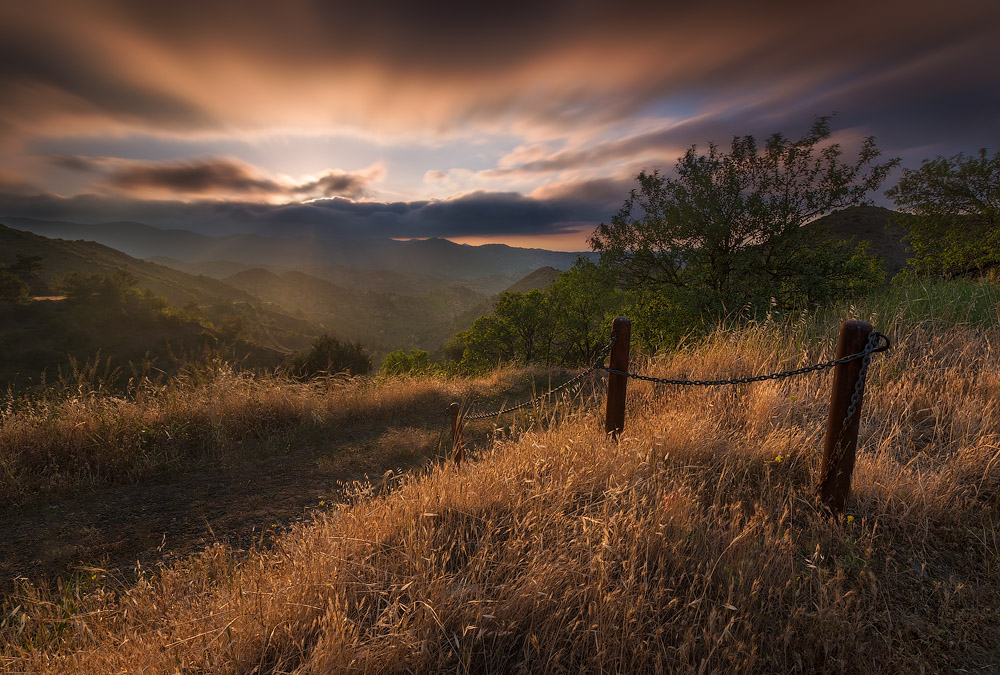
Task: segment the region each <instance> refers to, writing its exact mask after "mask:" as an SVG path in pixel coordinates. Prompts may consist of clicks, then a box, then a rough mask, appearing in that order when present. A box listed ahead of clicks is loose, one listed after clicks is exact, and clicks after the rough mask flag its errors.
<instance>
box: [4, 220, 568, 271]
mask: <svg viewBox="0 0 1000 675" xmlns="http://www.w3.org/2000/svg"><path fill="white" fill-rule="evenodd" d="M9 222H10V224H11V225H13V226H15V227H18V228H21V229H24V230H27V231H30V232H34V233H36V234H41V235H44V236H47V237H60V238H64V239H86V240H93V241H97V242H100V243H103V244H105V245H107V246H112V247H114V248H116V249H118V250H120V251H123V252H125V253H127V254H129V255H131V256H134V257H137V258H145V257H148V256H167V257H170V258H176V259H178V260H182V261H185V262H209V261H229V262H235V263H242V264H246V265H252V266H263V265H277V266H283V267H288V268H297V269H302V268H304V267H331V266H333V267H337V266H340V267H347V268H353V269H378V270H393V271H395V272H397V273H401V274H416V275H426V276H430V277H442V278H446V279H476V278H481V277H489V276H500V277H503V276H511V277H512V278H518V277H521V276H524V275H525V274H528V273H529V272H531V271H532V270H536V269H538V268H539V267H545V266H551V267H555V268H558V269H566V268H568V267H569V266H570V265H572V264H573V262H574V261H575V260H576V258H577V255H578V254H576V253H565V252H560V251H547V250H545V249H533V248H532V249H528V248H515V247H512V246H507V245H505V244H487V245H484V246H467V245H463V244H456V243H454V242H451V241H448V240H447V239H437V238H432V239H422V240H409V241H396V240H393V239H382V238H361V237H359V238H342V239H338V240H336V241H331V240H327V239H321V238H316V237H303V236H296V237H288V238H281V237H268V236H262V235H256V234H238V235H230V236H225V237H210V236H206V235H201V234H196V233H194V232H188V231H185V230H161V229H157V228H154V227H150V226H148V225H144V224H142V223H132V222H118V223H102V224H97V225H85V224H80V223H67V222H56V221H40V220H32V219H24V218H13V219H9Z"/></svg>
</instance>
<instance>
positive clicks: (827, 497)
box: [819, 321, 872, 513]
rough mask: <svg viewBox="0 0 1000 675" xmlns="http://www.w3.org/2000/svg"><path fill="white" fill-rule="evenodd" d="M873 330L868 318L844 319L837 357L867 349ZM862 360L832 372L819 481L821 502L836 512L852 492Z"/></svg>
mask: <svg viewBox="0 0 1000 675" xmlns="http://www.w3.org/2000/svg"><path fill="white" fill-rule="evenodd" d="M871 332H872V325H871V324H870V323H868V322H867V321H845V322H844V323H843V324H841V326H840V338H839V339H838V340H837V358H838V359H839V358H843V357H845V356H849V355H851V354H857V353H859V352H862V351H864V349H865V345H866V344H867V343H868V337H869V335H870V334H871ZM863 363H864V359H855V360H854V361H849V362H847V363H842V364H840V365H838V366H837V367H836V369H835V370H834V373H833V388H832V390H831V392H830V417H829V419H828V421H827V425H826V444H825V445H824V447H823V464H822V467H821V468H820V482H819V498H820V501H821V502H822V503H823V504H824V505H825V506H826V507H827V508H829V509H830V510H831V511H832V512H833V513H843V512H844V507H845V506H846V505H847V499H848V497H849V496H850V494H851V477H852V474H853V473H854V462H855V458H856V452H857V447H858V427H859V424H860V421H861V404H862V402H863V400H864V395H865V389H864V382H863V381H862V382H860V383H859V381H858V380H859V379H860V377H861V373H862V365H863ZM855 394H857V396H856V397H855ZM852 399H853V400H852Z"/></svg>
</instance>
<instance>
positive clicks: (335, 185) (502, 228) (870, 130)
mask: <svg viewBox="0 0 1000 675" xmlns="http://www.w3.org/2000/svg"><path fill="white" fill-rule="evenodd" d="M998 25H1000V3H996V2H987V1H985V0H951V1H950V2H948V3H947V6H946V7H945V6H942V5H941V3H940V2H938V1H937V0H913V1H911V2H909V3H907V4H906V6H905V7H904V8H901V7H900V6H899V5H898V4H897V3H889V2H871V1H870V0H843V1H842V2H840V3H837V4H836V5H830V4H828V3H808V2H801V1H799V0H795V1H793V0H770V1H768V2H763V3H760V2H758V3H749V2H745V1H744V0H719V1H717V2H711V3H708V2H703V3H676V2H662V3H648V2H639V1H634V2H630V1H627V0H626V1H625V2H619V3H615V4H613V5H611V4H608V3H600V2H590V1H588V0H584V1H582V2H581V1H580V0H556V1H555V2H516V3H504V4H500V5H496V4H490V3H467V2H466V3H444V4H441V3H431V4H428V3H423V4H420V3H396V2H388V1H387V0H373V1H369V2H360V3H358V2H337V1H333V2H331V1H329V0H284V1H283V2H269V1H265V0H239V1H237V0H219V1H217V2H201V3H184V2H173V3H170V2H140V1H136V0H89V1H88V2H85V3H84V2H71V1H69V0H34V1H33V2H30V3H28V2H6V3H0V90H2V91H3V92H4V102H3V105H0V167H3V169H4V170H5V171H7V172H8V173H10V174H11V175H13V176H16V177H22V176H23V177H25V178H23V179H21V178H19V179H18V180H12V179H10V178H2V177H0V189H2V190H4V191H6V192H8V193H11V194H13V193H20V194H21V195H22V196H23V195H24V194H26V193H28V192H32V191H38V192H49V193H53V194H60V195H67V196H70V197H71V198H70V199H69V200H67V201H66V202H62V203H61V206H59V209H65V208H68V206H69V205H73V206H74V208H76V207H79V208H84V207H87V208H90V207H91V206H93V207H95V208H96V205H100V206H101V208H107V209H111V210H112V211H115V212H119V211H122V210H123V209H124V206H123V205H124V204H126V203H127V204H130V206H129V207H128V209H124V210H130V212H135V211H136V207H138V206H141V203H142V201H143V200H153V202H151V204H152V206H151V207H150V209H151V212H153V213H159V212H160V211H161V210H163V209H167V207H168V206H169V208H170V209H175V208H179V209H180V211H177V212H183V213H185V214H187V215H198V217H199V218H202V220H201V221H199V222H207V220H206V219H208V218H210V217H211V218H218V219H219V222H220V223H222V224H220V225H219V227H223V226H224V227H227V228H233V227H236V226H237V225H236V223H237V220H238V219H239V218H243V219H245V221H244V225H243V227H246V228H249V227H255V226H258V225H260V223H261V222H265V221H267V219H268V218H272V217H273V218H274V219H275V220H274V221H273V222H271V221H267V222H269V223H270V225H268V226H269V227H270V226H274V227H278V224H279V223H280V222H290V223H298V222H300V221H298V220H296V219H297V218H302V219H303V220H302V222H309V223H311V224H312V225H315V226H316V227H327V226H328V225H329V223H328V221H327V220H324V219H329V218H334V219H335V220H336V227H342V228H344V229H347V230H351V231H354V230H358V229H371V230H372V231H381V230H383V229H384V230H386V231H389V230H392V231H393V232H396V231H397V230H400V229H401V230H407V229H408V228H409V229H410V230H413V231H421V232H431V231H433V232H436V233H442V232H445V231H448V232H456V233H458V234H456V235H455V236H456V237H457V236H459V235H460V234H463V232H464V234H465V235H467V236H470V237H471V236H493V235H494V234H495V235H496V236H503V233H506V234H509V235H512V234H515V233H516V234H518V235H519V236H520V235H521V234H524V236H527V234H526V233H527V231H528V230H529V229H530V228H531V227H536V228H538V231H539V233H546V234H554V233H559V232H561V233H564V234H565V233H569V232H573V231H579V230H580V229H581V228H584V227H585V226H586V223H589V224H590V225H593V223H594V222H597V221H598V220H600V219H602V218H604V217H606V216H607V214H608V209H609V208H612V205H613V204H618V205H620V202H621V200H623V199H624V197H625V196H626V195H627V187H628V185H627V183H628V178H629V176H633V175H634V173H635V172H636V171H637V170H638V169H641V168H653V167H666V168H669V167H670V166H672V165H673V163H674V161H675V160H676V159H677V157H678V156H679V155H680V154H681V153H682V152H683V151H684V150H685V149H686V148H687V147H690V146H691V145H692V144H698V145H700V146H701V147H704V146H705V144H706V143H707V142H708V141H715V142H717V143H719V144H721V145H725V144H727V143H728V142H729V140H730V138H731V137H732V136H733V135H734V134H746V133H753V134H755V135H758V136H766V135H768V134H770V133H772V132H775V131H781V132H784V133H786V134H787V135H789V136H796V135H797V134H801V133H803V132H804V131H805V130H806V129H807V128H808V126H809V124H810V122H811V121H812V120H813V119H814V118H815V117H816V116H817V115H825V114H830V113H833V112H836V113H837V116H836V118H835V120H834V127H835V129H837V130H838V133H839V136H838V140H841V141H842V142H843V143H844V145H845V147H847V148H849V147H850V146H851V144H852V143H856V142H857V140H858V139H859V138H862V137H864V136H867V135H875V136H876V137H877V138H878V141H879V147H880V148H882V149H883V150H884V151H885V153H886V155H887V156H901V157H902V158H903V163H904V165H905V166H915V165H917V164H919V161H920V160H921V159H923V158H925V157H932V156H934V155H937V154H946V155H948V154H953V153H955V152H958V151H966V152H968V151H974V150H976V149H978V148H979V147H982V146H986V147H990V148H992V149H996V148H997V146H1000V127H998V126H997V124H996V111H997V110H1000V77H998V75H997V71H996V64H997V63H1000V39H997V37H998V35H997V26H998ZM326 167H350V168H352V169H356V167H370V168H368V169H364V170H360V171H358V170H352V171H341V170H331V169H328V168H326ZM383 167H384V169H383ZM26 183H32V184H34V185H35V186H37V190H32V186H30V185H26ZM5 185H6V187H4V186H5ZM620 188H624V191H623V192H622V193H621V194H620V195H619V196H618V198H617V199H614V198H613V193H614V192H615V191H616V190H618V189H620ZM588 191H589V192H588ZM87 193H95V194H97V195H99V196H97V197H80V195H85V194H87ZM73 195H77V197H73ZM523 195H529V196H527V197H524V196H523ZM597 195H600V198H598V197H597ZM333 197H346V198H349V199H350V200H352V201H359V200H369V201H370V203H371V204H376V205H377V206H374V207H369V206H365V205H362V204H355V205H351V206H347V205H346V204H339V203H338V204H308V203H306V204H301V205H299V204H296V203H297V202H309V201H310V200H314V199H320V200H326V199H329V198H333ZM88 200H89V201H88ZM227 200H231V202H232V204H231V207H232V208H231V209H230V210H229V211H225V210H224V209H223V208H222V207H223V206H224V205H223V204H222V203H221V202H226V201H227ZM43 201H44V200H43ZM43 201H40V202H38V207H39V208H55V207H53V206H52V205H51V204H48V203H47V202H46V203H43ZM182 201H183V202H191V204H189V205H187V206H184V207H183V208H181V207H180V206H178V205H177V202H182ZM333 201H334V202H336V200H333ZM195 202H197V203H195ZM201 202H211V203H212V206H211V208H210V207H209V206H206V205H205V204H201ZM257 203H263V204H266V205H268V206H266V207H262V208H265V211H264V212H258V211H256V210H255V209H254V208H252V205H254V204H257ZM270 205H274V206H270ZM278 205H283V206H278ZM299 206H301V210H300V211H297V210H295V209H297V208H299ZM487 207H488V208H487ZM116 209H117V210H116ZM366 209H368V210H366ZM57 210H58V209H57ZM84 210H85V211H86V209H84ZM87 213H90V212H89V211H87ZM199 214H200V215H199ZM317 214H319V215H317ZM3 215H4V213H3V212H0V216H3ZM70 215H72V214H70ZM279 215H280V217H279ZM320 216H322V217H320ZM95 217H96V216H95ZM522 217H523V218H524V219H525V220H524V221H523V223H524V224H523V225H522V224H513V223H512V222H511V220H512V219H514V218H522ZM282 218H285V219H287V220H286V221H283V220H281V219H282ZM69 219H72V218H69ZM100 219H103V220H107V219H108V217H103V218H100ZM165 219H167V220H169V218H165ZM434 219H439V221H440V222H434V223H432V222H431V221H432V220H434ZM320 221H322V223H321V222H320ZM473 221H475V222H473ZM401 223H402V224H405V227H403V226H402V225H400V224H401ZM312 225H310V226H312ZM206 227H207V225H206ZM518 228H523V232H522V231H521V230H518ZM460 231H463V232H460ZM484 233H489V234H484ZM401 236H405V235H401ZM414 236H417V235H414ZM567 236H568V235H567ZM581 243H582V239H581Z"/></svg>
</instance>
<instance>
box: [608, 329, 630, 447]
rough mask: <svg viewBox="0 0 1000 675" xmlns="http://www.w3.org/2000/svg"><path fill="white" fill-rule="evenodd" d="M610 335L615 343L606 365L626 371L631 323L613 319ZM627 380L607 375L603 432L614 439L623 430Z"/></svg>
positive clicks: (612, 374)
mask: <svg viewBox="0 0 1000 675" xmlns="http://www.w3.org/2000/svg"><path fill="white" fill-rule="evenodd" d="M611 334H612V335H613V336H614V338H615V343H614V344H613V345H612V346H611V359H610V363H609V364H608V365H609V366H610V367H611V368H614V369H615V370H620V371H622V372H627V371H628V352H629V339H630V338H631V335H632V322H631V321H629V320H628V319H626V318H625V317H624V316H620V317H618V318H617V319H615V321H614V323H613V324H611ZM627 385H628V378H627V377H625V376H624V375H616V374H615V373H608V408H607V414H606V415H605V418H604V432H605V433H608V434H611V435H612V436H613V437H614V438H618V435H619V434H621V432H622V431H623V430H624V429H625V389H626V386H627Z"/></svg>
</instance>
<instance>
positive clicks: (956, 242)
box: [886, 148, 1000, 278]
mask: <svg viewBox="0 0 1000 675" xmlns="http://www.w3.org/2000/svg"><path fill="white" fill-rule="evenodd" d="M886 194H887V195H888V196H889V197H890V198H891V199H892V200H893V201H894V202H895V204H896V206H898V207H899V208H901V209H903V210H904V211H905V212H906V213H907V215H908V217H905V218H898V219H896V222H898V224H899V225H900V226H901V227H903V228H904V229H906V230H907V236H906V242H907V243H908V244H909V245H910V247H911V248H912V249H913V257H912V258H911V259H910V260H909V264H910V267H911V269H912V271H913V272H914V273H915V274H917V275H918V276H927V275H933V276H941V277H945V278H952V277H958V276H969V275H977V274H983V273H986V272H989V271H995V270H996V269H997V268H998V266H1000V153H995V154H994V155H993V156H992V157H990V156H989V154H988V153H987V151H986V149H985V148H983V149H981V150H980V151H979V153H978V154H976V155H974V156H972V157H967V156H965V155H963V154H962V153H959V154H957V155H955V156H953V157H948V158H945V157H938V158H936V159H932V160H924V162H923V163H922V164H921V165H920V168H919V169H916V170H910V169H904V170H903V177H902V179H901V180H900V181H899V184H898V185H896V186H895V187H893V188H892V189H891V190H889V191H887V192H886Z"/></svg>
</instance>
